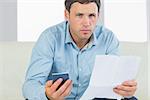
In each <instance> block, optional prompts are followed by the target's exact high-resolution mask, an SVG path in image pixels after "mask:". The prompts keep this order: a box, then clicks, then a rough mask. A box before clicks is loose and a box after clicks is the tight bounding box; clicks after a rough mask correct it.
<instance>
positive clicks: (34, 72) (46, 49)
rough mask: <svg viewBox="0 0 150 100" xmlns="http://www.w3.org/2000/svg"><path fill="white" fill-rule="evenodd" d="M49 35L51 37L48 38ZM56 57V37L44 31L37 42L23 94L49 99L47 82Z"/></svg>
mask: <svg viewBox="0 0 150 100" xmlns="http://www.w3.org/2000/svg"><path fill="white" fill-rule="evenodd" d="M47 37H49V38H50V39H48V38H47ZM53 57H54V38H53V37H52V36H47V34H46V33H43V34H42V35H41V36H40V38H39V39H38V41H37V42H36V44H35V46H34V48H33V50H32V56H31V61H30V64H29V67H28V70H27V73H26V78H25V82H24V84H23V88H22V91H23V96H24V97H25V98H26V99H28V100H47V97H46V95H45V83H46V81H47V77H48V76H49V74H50V71H51V68H52V64H53Z"/></svg>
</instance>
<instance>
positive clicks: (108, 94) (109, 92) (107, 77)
mask: <svg viewBox="0 0 150 100" xmlns="http://www.w3.org/2000/svg"><path fill="white" fill-rule="evenodd" d="M139 63H140V58H139V57H134V56H107V55H97V56H96V59H95V65H94V68H93V72H92V76H91V80H90V83H89V86H88V88H87V90H86V91H85V93H84V94H83V96H82V97H81V100H91V99H92V98H95V97H98V98H112V99H118V100H119V99H121V98H122V97H121V96H120V95H118V94H116V93H114V92H113V88H114V87H115V86H117V85H119V84H121V83H122V82H124V81H127V80H132V79H135V77H136V74H137V72H138V67H139Z"/></svg>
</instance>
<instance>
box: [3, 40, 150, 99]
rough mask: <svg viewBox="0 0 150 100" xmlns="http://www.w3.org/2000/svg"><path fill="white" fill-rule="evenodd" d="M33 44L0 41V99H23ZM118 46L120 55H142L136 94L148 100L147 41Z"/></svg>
mask: <svg viewBox="0 0 150 100" xmlns="http://www.w3.org/2000/svg"><path fill="white" fill-rule="evenodd" d="M33 45H34V43H18V42H0V57H2V58H0V59H2V60H0V75H2V76H0V100H24V99H23V97H22V91H21V89H22V84H23V81H24V77H25V71H26V69H27V65H28V63H29V59H30V55H31V50H32V47H33ZM120 48H121V49H120V50H121V55H137V56H140V57H142V63H141V67H140V69H139V73H138V75H137V81H138V83H139V88H138V90H137V93H136V96H137V97H138V98H139V100H150V97H149V98H148V56H147V49H148V47H147V43H140V44H138V43H121V46H120ZM149 56H150V55H149ZM149 72H150V71H149ZM1 93H3V94H1Z"/></svg>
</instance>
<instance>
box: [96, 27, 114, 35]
mask: <svg viewBox="0 0 150 100" xmlns="http://www.w3.org/2000/svg"><path fill="white" fill-rule="evenodd" d="M95 33H96V35H97V36H103V37H108V36H112V35H114V33H113V32H112V31H111V30H110V29H108V28H106V27H105V26H104V25H97V26H96V28H95Z"/></svg>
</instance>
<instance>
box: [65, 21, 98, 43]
mask: <svg viewBox="0 0 150 100" xmlns="http://www.w3.org/2000/svg"><path fill="white" fill-rule="evenodd" d="M65 33H66V36H65V37H66V38H65V43H66V44H67V43H74V41H73V39H72V37H71V35H70V32H69V23H68V21H66V31H65ZM90 42H91V44H92V45H96V44H97V37H96V31H95V30H94V32H93V34H92V37H91V40H90Z"/></svg>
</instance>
